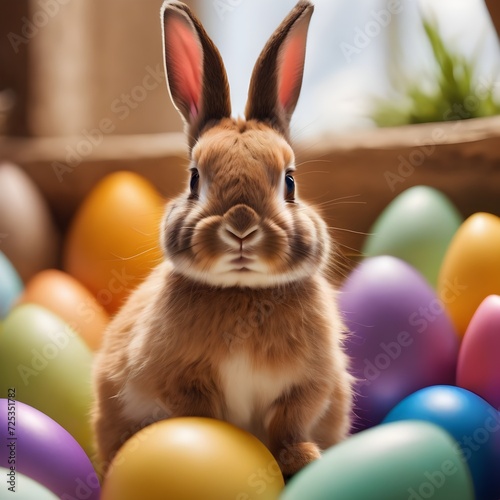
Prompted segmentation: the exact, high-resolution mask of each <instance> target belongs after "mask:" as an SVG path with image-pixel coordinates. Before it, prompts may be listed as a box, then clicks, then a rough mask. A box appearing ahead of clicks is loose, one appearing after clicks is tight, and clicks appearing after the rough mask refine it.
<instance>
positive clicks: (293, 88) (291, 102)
mask: <svg viewBox="0 0 500 500" xmlns="http://www.w3.org/2000/svg"><path fill="white" fill-rule="evenodd" d="M307 28H308V23H303V24H302V25H299V26H296V27H295V28H293V29H292V32H291V33H290V34H289V38H288V40H286V41H285V43H284V44H283V47H282V48H281V51H280V52H281V53H280V54H279V59H278V99H279V103H280V104H281V106H283V108H284V109H285V111H286V112H287V113H291V112H293V110H294V109H295V106H296V104H297V100H298V98H299V93H300V88H301V86H302V76H303V74H304V61H305V57H306V40H307Z"/></svg>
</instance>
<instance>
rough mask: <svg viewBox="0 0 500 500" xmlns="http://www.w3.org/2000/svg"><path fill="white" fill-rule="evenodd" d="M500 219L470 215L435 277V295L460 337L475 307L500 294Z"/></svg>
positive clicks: (483, 214)
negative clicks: (436, 277)
mask: <svg viewBox="0 0 500 500" xmlns="http://www.w3.org/2000/svg"><path fill="white" fill-rule="evenodd" d="M499 255H500V218H499V217H496V216H495V215H492V214H487V213H477V214H474V215H471V216H470V217H469V218H468V219H467V220H466V221H465V222H464V223H463V224H462V225H461V226H460V229H459V230H458V231H457V233H456V234H455V236H454V237H453V240H452V241H451V243H450V247H449V248H448V251H447V252H446V256H445V258H444V260H443V265H442V267H441V271H440V273H439V279H438V287H437V290H438V293H439V295H440V296H441V297H442V298H443V300H444V302H445V305H446V309H447V310H448V313H449V314H450V316H451V319H452V321H453V323H454V325H455V329H456V331H457V334H458V335H459V336H460V337H463V335H464V334H465V330H466V329H467V326H468V325H469V321H470V320H471V318H472V316H473V314H474V313H475V312H476V309H477V308H478V307H479V304H481V302H482V301H483V300H484V299H485V298H486V297H487V296H488V295H493V294H500V258H499Z"/></svg>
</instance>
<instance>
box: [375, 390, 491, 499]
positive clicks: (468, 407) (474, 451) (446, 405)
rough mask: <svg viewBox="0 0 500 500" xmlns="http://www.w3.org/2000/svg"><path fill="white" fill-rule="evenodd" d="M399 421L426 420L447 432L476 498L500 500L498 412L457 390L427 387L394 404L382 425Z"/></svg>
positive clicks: (472, 396)
mask: <svg viewBox="0 0 500 500" xmlns="http://www.w3.org/2000/svg"><path fill="white" fill-rule="evenodd" d="M399 420H425V421H427V422H431V423H434V424H436V425H438V426H440V427H442V428H443V429H445V430H446V431H448V432H449V433H450V434H451V435H452V436H453V437H454V438H455V440H456V441H457V446H458V447H459V448H460V450H461V452H462V455H463V460H464V461H466V462H467V464H468V466H469V469H470V471H471V474H472V480H473V483H474V489H475V493H476V499H477V500H498V498H500V478H499V477H498V471H499V470H500V413H499V412H498V411H497V410H496V409H495V408H493V407H492V406H491V405H490V404H489V403H488V402H486V401H485V400H484V399H482V398H480V397H479V396H477V395H476V394H474V393H472V392H470V391H468V390H466V389H462V388H460V387H454V386H447V385H437V386H432V387H426V388H425V389H421V390H419V391H417V392H415V393H413V394H411V395H410V396H408V397H406V398H405V399H403V400H402V401H401V402H400V403H399V404H397V405H396V406H395V407H394V408H393V409H392V410H391V411H390V412H389V414H388V415H387V416H386V418H385V419H384V423H386V422H396V421H399Z"/></svg>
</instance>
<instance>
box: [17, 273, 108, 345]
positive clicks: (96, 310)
mask: <svg viewBox="0 0 500 500" xmlns="http://www.w3.org/2000/svg"><path fill="white" fill-rule="evenodd" d="M26 303H34V304H38V305H40V306H43V307H45V308H46V309H49V310H50V311H52V312H53V313H55V314H57V315H58V316H59V317H60V318H61V319H63V320H64V321H65V322H66V323H67V324H68V325H69V326H70V327H72V328H73V329H74V330H75V331H76V332H77V333H78V334H79V335H80V336H81V337H82V338H83V340H85V342H86V343H87V345H88V347H90V349H91V350H92V351H95V350H97V349H98V348H99V346H100V344H101V338H102V333H103V331H104V329H105V328H106V326H107V324H108V322H109V316H108V314H107V312H106V311H105V310H104V308H103V307H102V306H101V305H100V304H99V303H98V302H97V301H96V299H95V298H94V296H93V295H92V294H91V293H90V292H89V291H88V290H87V289H86V288H85V287H84V286H83V285H82V284H81V283H79V282H78V281H77V280H76V279H75V278H73V277H72V276H70V275H69V274H67V273H64V272H62V271H58V270H56V269H47V270H45V271H42V272H41V273H38V274H37V275H36V276H34V277H33V278H32V279H31V280H30V281H29V282H28V284H27V285H26V288H25V289H24V292H23V294H22V295H21V297H20V298H19V300H18V304H26Z"/></svg>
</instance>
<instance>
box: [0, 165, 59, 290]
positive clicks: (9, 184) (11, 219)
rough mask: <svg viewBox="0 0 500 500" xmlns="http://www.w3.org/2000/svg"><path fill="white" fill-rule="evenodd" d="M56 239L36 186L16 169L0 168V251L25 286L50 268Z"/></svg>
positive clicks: (56, 252)
mask: <svg viewBox="0 0 500 500" xmlns="http://www.w3.org/2000/svg"><path fill="white" fill-rule="evenodd" d="M59 241H60V236H59V233H58V231H57V230H56V228H55V225H54V222H53V220H52V215H51V213H50V211H49V208H48V206H47V203H46V201H45V199H44V198H43V196H42V194H41V193H40V191H39V189H38V188H37V186H36V185H35V184H34V183H33V181H32V180H31V179H30V177H28V175H27V174H26V173H25V172H24V171H23V170H22V169H21V168H19V167H17V166H15V165H12V164H10V163H1V164H0V248H1V250H2V252H4V253H5V255H6V256H7V258H8V259H9V260H10V262H11V263H12V265H13V266H14V267H15V269H16V270H17V272H18V273H19V275H20V276H21V279H22V280H23V281H24V282H25V283H26V282H27V281H28V280H29V279H30V278H31V277H32V276H33V275H34V274H36V273H37V272H39V271H41V270H42V269H46V268H48V267H54V266H55V265H56V264H57V261H58V257H59Z"/></svg>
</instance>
